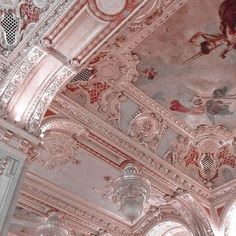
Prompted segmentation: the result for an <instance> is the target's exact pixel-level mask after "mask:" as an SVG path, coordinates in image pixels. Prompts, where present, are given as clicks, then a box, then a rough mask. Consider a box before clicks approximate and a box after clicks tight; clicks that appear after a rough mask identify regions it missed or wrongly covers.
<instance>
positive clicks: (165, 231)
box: [146, 220, 193, 236]
mask: <svg viewBox="0 0 236 236" xmlns="http://www.w3.org/2000/svg"><path fill="white" fill-rule="evenodd" d="M146 236H193V234H192V232H191V231H190V230H189V229H188V228H187V227H186V226H185V225H183V224H181V223H179V222H177V221H173V220H167V221H162V222H160V223H159V224H157V225H156V226H154V227H153V228H152V229H151V230H149V231H148V232H147V234H146Z"/></svg>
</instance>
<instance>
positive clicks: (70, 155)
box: [40, 130, 78, 169]
mask: <svg viewBox="0 0 236 236" xmlns="http://www.w3.org/2000/svg"><path fill="white" fill-rule="evenodd" d="M42 147H43V148H44V149H45V150H46V152H47V154H48V155H47V159H46V160H41V159H40V163H41V164H42V165H43V166H44V167H46V168H48V169H53V168H55V167H56V166H59V165H64V164H66V163H68V162H69V161H72V162H73V163H76V164H77V163H78V161H77V160H76V159H75V157H76V150H77V142H76V140H75V139H74V138H73V137H71V136H70V135H67V134H65V133H63V132H60V131H56V130H53V131H50V132H48V133H47V134H46V135H45V136H44V137H43V139H42Z"/></svg>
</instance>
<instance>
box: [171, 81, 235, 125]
mask: <svg viewBox="0 0 236 236" xmlns="http://www.w3.org/2000/svg"><path fill="white" fill-rule="evenodd" d="M227 91H228V87H226V86H225V87H223V88H218V89H215V90H214V91H213V93H212V95H211V96H199V95H197V96H195V98H194V99H193V101H192V106H191V107H186V106H184V105H182V104H181V103H180V101H178V100H173V101H172V102H171V106H170V109H171V110H172V111H178V112H181V113H188V114H192V115H202V114H207V117H208V118H209V120H210V121H211V122H212V124H214V125H215V116H216V115H219V116H226V115H232V114H233V111H231V110H230V106H231V105H232V104H233V103H234V101H235V99H236V94H230V95H227Z"/></svg>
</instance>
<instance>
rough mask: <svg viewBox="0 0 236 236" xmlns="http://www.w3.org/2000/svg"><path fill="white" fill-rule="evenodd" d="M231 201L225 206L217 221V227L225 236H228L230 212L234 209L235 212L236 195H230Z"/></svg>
mask: <svg viewBox="0 0 236 236" xmlns="http://www.w3.org/2000/svg"><path fill="white" fill-rule="evenodd" d="M230 198H231V200H230V201H229V202H228V203H226V204H225V206H224V208H223V210H222V213H221V215H220V219H219V225H220V229H221V231H222V232H224V234H225V236H228V233H227V226H228V225H229V224H230V221H231V219H230V217H231V216H230V215H231V214H230V211H231V210H232V209H234V208H235V210H236V194H233V195H231V197H230Z"/></svg>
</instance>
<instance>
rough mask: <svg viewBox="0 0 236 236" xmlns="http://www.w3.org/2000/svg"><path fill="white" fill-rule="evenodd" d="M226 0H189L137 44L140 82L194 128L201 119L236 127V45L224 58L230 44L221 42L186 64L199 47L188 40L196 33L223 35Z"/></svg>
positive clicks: (151, 94)
mask: <svg viewBox="0 0 236 236" xmlns="http://www.w3.org/2000/svg"><path fill="white" fill-rule="evenodd" d="M222 2H223V1H222V0H214V1H196V0H189V2H188V3H187V4H185V6H183V8H182V9H180V10H179V11H178V12H177V13H176V15H175V16H173V17H172V18H170V19H169V20H168V21H167V22H166V23H165V24H164V25H162V26H161V27H160V28H159V29H158V30H157V31H156V32H155V33H153V34H152V35H150V36H149V37H148V38H147V39H146V40H144V41H143V42H142V43H141V44H140V45H138V46H137V48H136V49H135V50H134V53H137V54H138V55H139V57H140V59H141V61H140V64H139V65H138V70H139V72H140V74H141V78H140V79H139V80H138V81H137V82H136V83H135V85H136V86H137V87H139V88H140V89H141V90H142V91H144V92H145V93H147V94H149V95H150V96H151V97H152V98H154V99H155V100H156V101H157V102H159V103H160V104H162V105H164V106H165V107H166V108H168V109H169V110H171V111H172V112H173V113H174V114H175V115H176V116H177V117H179V118H181V119H183V120H185V121H186V122H187V123H188V124H189V125H191V126H192V127H194V128H195V127H197V126H198V125H200V124H208V125H226V126H228V127H229V128H236V66H235V63H236V50H235V49H232V50H231V51H230V52H229V53H227V55H226V58H224V59H222V58H221V57H220V55H221V53H222V51H223V50H224V49H225V47H226V46H225V45H222V46H219V47H217V48H216V49H214V50H213V51H212V52H211V53H210V54H208V55H203V56H201V57H199V58H198V59H196V60H194V61H192V62H190V63H188V64H184V61H186V60H187V59H188V58H190V57H192V56H193V55H195V54H197V53H198V52H199V51H200V47H199V46H195V45H193V44H191V43H189V40H190V39H191V38H192V36H193V35H195V34H196V33H198V32H202V33H208V34H213V35H214V36H217V35H220V34H221V35H222V31H221V30H220V21H221V20H220V17H219V13H218V12H219V7H220V5H221V3H222ZM197 40H198V41H200V42H201V39H197Z"/></svg>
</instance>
